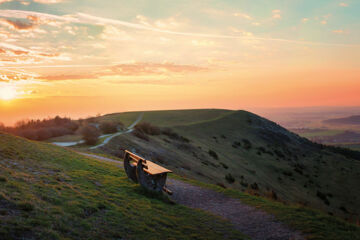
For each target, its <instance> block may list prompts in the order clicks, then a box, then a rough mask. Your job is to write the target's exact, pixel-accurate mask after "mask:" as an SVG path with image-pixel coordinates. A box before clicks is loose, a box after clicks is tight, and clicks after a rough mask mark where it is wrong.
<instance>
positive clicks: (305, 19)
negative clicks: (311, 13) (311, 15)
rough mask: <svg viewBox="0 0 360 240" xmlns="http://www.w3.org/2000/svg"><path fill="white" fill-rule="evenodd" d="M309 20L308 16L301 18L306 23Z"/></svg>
mask: <svg viewBox="0 0 360 240" xmlns="http://www.w3.org/2000/svg"><path fill="white" fill-rule="evenodd" d="M308 21H309V19H308V18H303V19H301V22H303V23H306V22H308Z"/></svg>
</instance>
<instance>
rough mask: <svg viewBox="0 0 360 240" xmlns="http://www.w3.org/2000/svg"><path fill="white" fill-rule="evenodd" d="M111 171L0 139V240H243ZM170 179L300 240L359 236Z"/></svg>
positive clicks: (286, 208) (340, 224) (305, 214)
mask: <svg viewBox="0 0 360 240" xmlns="http://www.w3.org/2000/svg"><path fill="white" fill-rule="evenodd" d="M151 141H152V140H151ZM116 165H117V164H116V163H114V164H109V163H103V162H98V161H96V160H94V159H91V158H87V157H84V156H82V155H79V154H77V153H76V152H73V151H71V150H67V149H64V148H60V147H56V146H53V145H50V144H47V143H40V142H33V141H28V140H25V139H22V138H19V137H14V136H11V135H7V134H3V133H0V223H1V224H0V239H246V238H245V237H244V236H243V235H242V234H241V233H239V232H237V231H234V230H233V227H232V225H230V224H229V223H228V222H226V221H224V220H222V219H221V218H218V217H216V216H214V215H210V214H207V213H206V212H204V211H200V210H194V209H189V208H186V207H183V206H181V205H178V204H173V203H171V202H169V201H168V200H167V199H166V198H164V197H160V196H157V195H152V194H149V193H148V192H146V191H144V190H143V189H142V188H141V187H140V186H139V185H137V184H134V183H132V182H131V181H129V180H128V179H127V177H126V175H125V173H124V171H123V170H122V169H120V168H118V167H117V166H116ZM173 177H175V178H177V179H181V180H183V181H186V182H189V183H192V184H195V185H199V186H202V187H204V188H210V189H213V190H215V191H219V192H222V193H223V194H226V195H228V196H231V197H233V198H238V199H240V200H241V201H242V202H244V203H247V204H249V205H253V206H256V207H257V208H260V209H262V210H264V211H267V212H269V213H272V214H274V215H275V216H276V217H277V219H278V220H279V221H282V222H285V223H287V224H290V225H291V226H292V227H293V228H294V229H296V230H299V231H302V232H303V233H304V234H306V236H307V237H308V239H318V240H325V239H327V240H328V239H337V240H340V239H341V240H344V239H346V240H347V239H348V240H350V239H351V240H354V239H359V236H360V228H359V227H357V226H355V225H352V224H349V223H346V222H344V221H342V220H340V219H337V218H335V217H331V216H326V215H325V214H323V213H321V212H318V211H315V210H311V209H308V208H304V207H302V206H295V205H284V204H282V203H279V202H276V201H275V202H274V201H270V200H268V199H264V198H260V197H254V196H250V195H248V194H244V193H242V192H239V191H234V190H229V189H223V188H220V187H218V186H215V185H208V184H204V183H201V182H198V181H194V180H189V179H184V178H182V177H178V176H173ZM224 204H226V203H224Z"/></svg>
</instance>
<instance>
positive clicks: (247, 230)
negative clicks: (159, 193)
mask: <svg viewBox="0 0 360 240" xmlns="http://www.w3.org/2000/svg"><path fill="white" fill-rule="evenodd" d="M78 153H79V154H81V155H84V156H87V157H91V158H94V159H97V160H100V161H106V162H115V163H121V162H119V161H116V160H113V159H110V158H106V157H101V156H97V155H93V154H88V153H81V152H78ZM118 166H119V167H121V168H122V167H123V166H122V163H121V164H119V165H118ZM166 185H167V187H168V188H169V189H170V190H171V191H172V192H173V195H172V196H171V199H172V200H174V201H175V202H176V203H178V204H182V205H185V206H188V207H190V208H197V209H202V210H205V211H207V212H210V213H212V214H215V215H218V216H221V217H223V218H225V219H227V220H229V221H230V222H231V223H232V224H234V226H235V228H236V229H237V230H239V231H240V232H242V233H243V234H246V235H247V236H249V237H250V238H251V239H254V240H304V239H305V238H304V237H303V236H302V234H301V233H300V232H297V231H293V230H291V229H289V228H288V227H287V226H285V225H284V224H283V223H280V222H278V221H276V219H275V217H274V216H272V215H270V214H268V213H265V212H263V211H261V210H259V209H256V208H255V207H251V206H248V205H246V204H244V203H242V202H241V201H240V200H238V199H234V198H231V197H228V196H225V195H224V194H222V193H219V192H215V191H213V190H210V189H206V188H201V187H198V186H194V185H191V184H188V183H185V182H182V181H179V180H175V179H168V180H167V184H166Z"/></svg>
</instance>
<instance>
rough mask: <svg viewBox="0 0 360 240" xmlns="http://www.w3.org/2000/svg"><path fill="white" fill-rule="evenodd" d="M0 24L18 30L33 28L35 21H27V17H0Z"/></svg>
mask: <svg viewBox="0 0 360 240" xmlns="http://www.w3.org/2000/svg"><path fill="white" fill-rule="evenodd" d="M0 24H1V25H4V26H7V27H9V28H10V29H12V30H19V31H29V30H32V29H34V27H35V26H36V23H35V22H33V21H31V20H30V21H29V20H28V19H22V20H10V19H0Z"/></svg>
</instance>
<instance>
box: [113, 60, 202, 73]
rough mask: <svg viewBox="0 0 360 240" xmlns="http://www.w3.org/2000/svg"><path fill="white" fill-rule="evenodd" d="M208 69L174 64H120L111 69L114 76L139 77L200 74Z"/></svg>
mask: <svg viewBox="0 0 360 240" xmlns="http://www.w3.org/2000/svg"><path fill="white" fill-rule="evenodd" d="M205 69H206V68H203V67H199V66H194V65H179V64H174V63H144V62H139V63H129V64H118V65H115V66H112V67H111V68H110V69H108V70H111V72H112V73H113V74H114V75H121V76H134V75H135V76H138V75H153V74H154V75H163V74H168V73H187V72H199V71H203V70H205Z"/></svg>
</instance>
